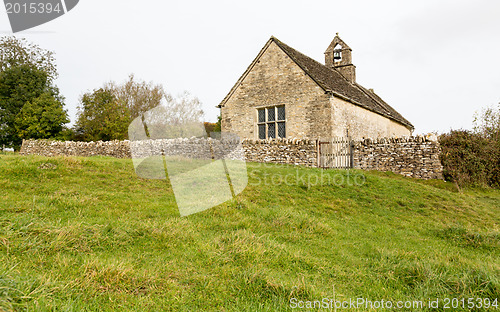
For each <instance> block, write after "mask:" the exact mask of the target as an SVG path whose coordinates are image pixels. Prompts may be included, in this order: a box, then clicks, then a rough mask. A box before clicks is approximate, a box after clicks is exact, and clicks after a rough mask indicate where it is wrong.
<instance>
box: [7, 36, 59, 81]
mask: <svg viewBox="0 0 500 312" xmlns="http://www.w3.org/2000/svg"><path fill="white" fill-rule="evenodd" d="M21 65H31V66H32V67H34V68H36V69H38V70H40V71H43V72H44V73H46V74H47V78H48V80H49V82H53V81H54V80H55V79H56V78H57V76H58V75H57V68H56V65H55V58H54V52H52V51H48V50H44V49H42V48H40V47H39V46H37V45H36V44H33V43H28V42H27V41H26V40H25V39H18V38H16V37H2V38H0V71H5V70H6V69H9V68H15V67H18V66H21Z"/></svg>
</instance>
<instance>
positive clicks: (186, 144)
mask: <svg viewBox="0 0 500 312" xmlns="http://www.w3.org/2000/svg"><path fill="white" fill-rule="evenodd" d="M131 146H132V153H131ZM162 151H165V154H166V155H167V156H168V155H190V157H192V158H207V157H211V158H214V159H219V158H221V157H226V158H231V159H243V157H244V158H246V160H247V161H249V162H264V163H278V164H291V165H300V166H306V167H317V166H318V158H319V155H318V141H317V140H307V139H277V140H243V141H242V142H241V145H240V142H239V141H237V142H236V141H233V140H226V141H224V140H223V141H222V142H221V141H218V140H212V139H210V138H209V139H194V138H192V139H173V140H166V139H165V140H155V141H134V142H132V143H131V142H129V141H110V142H101V141H100V142H88V143H87V142H60V141H47V140H26V141H24V142H23V145H22V148H21V154H22V155H43V156H59V155H65V156H98V155H100V156H111V157H116V158H131V157H132V156H133V157H135V158H141V157H147V156H150V155H161V153H162ZM440 152H441V148H440V146H439V143H438V142H437V140H435V138H431V137H423V136H417V137H408V138H389V139H377V140H371V139H364V140H361V141H357V142H354V147H353V161H354V163H353V167H354V168H357V169H363V170H379V171H392V172H395V173H398V174H402V175H404V176H408V177H414V178H420V179H442V178H443V174H442V173H443V167H442V165H441V163H440V160H439V154H440ZM243 154H244V155H243ZM207 155H209V156H207Z"/></svg>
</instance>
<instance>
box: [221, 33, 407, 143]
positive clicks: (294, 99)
mask: <svg viewBox="0 0 500 312" xmlns="http://www.w3.org/2000/svg"><path fill="white" fill-rule="evenodd" d="M351 52H352V50H351V48H350V47H349V46H348V45H347V44H346V43H345V42H344V41H342V40H341V39H340V38H339V36H338V34H337V36H335V38H334V39H333V41H332V43H331V44H330V46H329V47H328V48H327V49H326V52H325V64H321V63H319V62H317V61H315V60H313V59H311V58H310V57H308V56H306V55H304V54H302V53H300V52H298V51H296V50H295V49H293V48H291V47H289V46H288V45H286V44H284V43H283V42H281V41H279V40H278V39H276V38H275V37H271V38H270V39H269V40H268V41H267V43H266V44H265V45H264V47H263V48H262V50H261V51H260V53H259V54H258V55H257V57H256V58H255V59H254V61H253V62H252V63H251V64H250V66H248V68H247V70H246V71H245V72H244V73H243V75H242V76H241V77H240V78H239V80H238V81H237V82H236V84H235V85H234V86H233V88H232V89H231V91H230V92H229V94H228V95H227V96H226V97H225V98H224V99H223V100H222V102H221V103H220V104H219V106H218V107H219V108H220V109H221V118H222V130H223V131H226V132H231V133H234V134H237V135H238V136H239V137H240V138H241V139H274V138H309V139H317V138H321V139H328V138H333V137H350V138H353V139H361V138H363V137H365V138H378V137H396V136H397V137H401V136H410V135H411V133H412V131H413V129H414V128H413V126H412V124H411V123H410V122H409V121H408V120H406V119H405V118H404V117H403V116H401V115H400V114H399V113H398V112H397V111H396V110H395V109H394V108H392V107H391V106H389V105H388V104H387V103H386V102H384V100H382V99H381V98H380V97H379V96H378V95H377V94H375V92H373V90H372V89H366V88H364V87H362V86H361V85H359V84H358V83H357V82H356V67H355V66H354V65H353V64H352V58H351Z"/></svg>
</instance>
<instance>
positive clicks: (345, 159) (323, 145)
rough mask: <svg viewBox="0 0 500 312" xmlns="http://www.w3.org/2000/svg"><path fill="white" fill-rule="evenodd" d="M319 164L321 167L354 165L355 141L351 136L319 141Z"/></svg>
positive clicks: (343, 167)
mask: <svg viewBox="0 0 500 312" xmlns="http://www.w3.org/2000/svg"><path fill="white" fill-rule="evenodd" d="M318 146H319V147H318V152H319V153H318V166H319V167H320V168H341V169H348V168H352V167H353V163H354V161H353V153H352V150H353V143H352V141H351V140H350V139H349V138H334V139H332V140H329V141H319V142H318Z"/></svg>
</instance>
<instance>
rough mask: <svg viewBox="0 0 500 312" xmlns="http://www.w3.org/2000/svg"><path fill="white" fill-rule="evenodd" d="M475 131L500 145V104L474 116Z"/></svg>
mask: <svg viewBox="0 0 500 312" xmlns="http://www.w3.org/2000/svg"><path fill="white" fill-rule="evenodd" d="M474 131H475V132H476V133H479V134H481V135H483V136H485V137H487V138H490V139H496V141H497V143H500V103H498V104H497V107H494V106H491V107H486V108H484V109H483V110H482V111H481V112H480V113H476V114H475V116H474Z"/></svg>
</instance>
